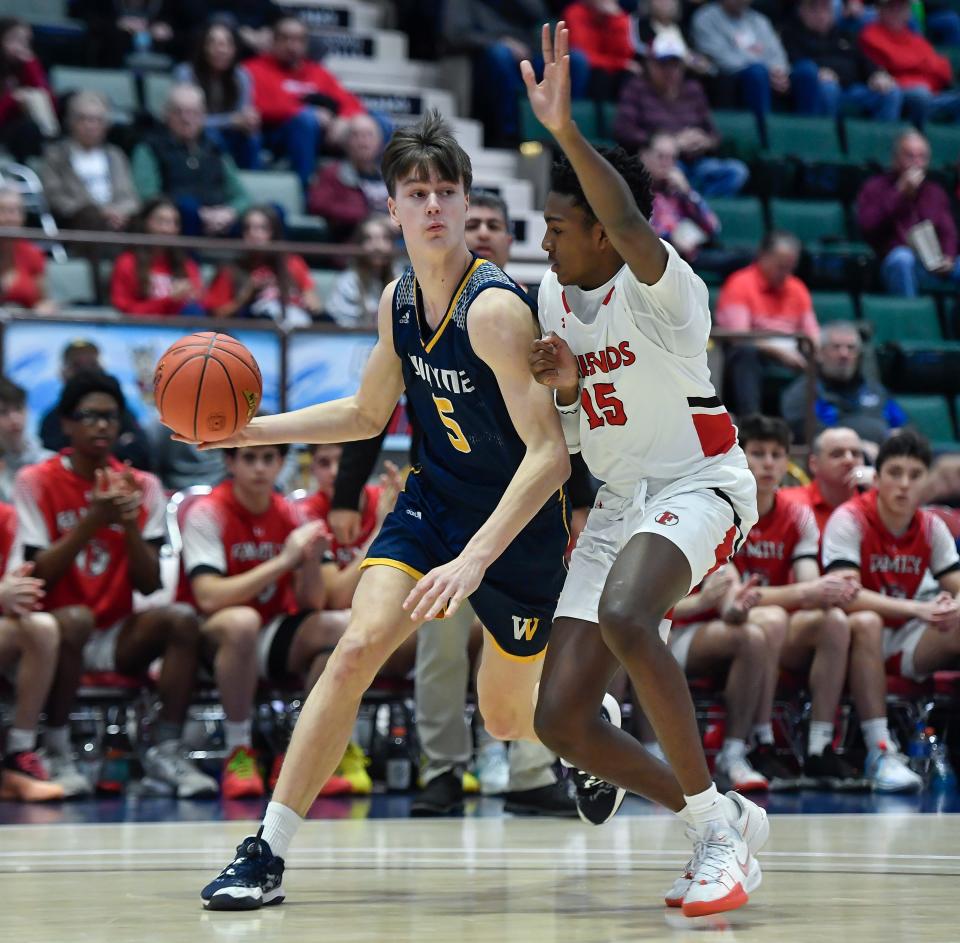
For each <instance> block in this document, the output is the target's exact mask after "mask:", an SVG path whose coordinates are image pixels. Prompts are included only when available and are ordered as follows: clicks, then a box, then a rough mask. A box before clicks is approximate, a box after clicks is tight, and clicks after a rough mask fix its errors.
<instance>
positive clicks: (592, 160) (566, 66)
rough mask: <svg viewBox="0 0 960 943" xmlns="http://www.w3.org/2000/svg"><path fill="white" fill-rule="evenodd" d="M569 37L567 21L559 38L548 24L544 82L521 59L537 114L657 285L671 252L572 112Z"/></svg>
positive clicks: (593, 203) (613, 237)
mask: <svg viewBox="0 0 960 943" xmlns="http://www.w3.org/2000/svg"><path fill="white" fill-rule="evenodd" d="M569 51H570V40H569V34H568V32H567V29H566V27H565V26H564V23H563V20H561V21H560V22H559V23H558V24H557V32H556V41H555V42H554V41H553V40H552V39H551V37H550V27H549V26H548V25H544V27H543V61H544V70H543V81H542V82H540V83H539V84H537V81H536V77H535V75H534V71H533V65H532V64H531V63H530V62H529V61H527V60H524V61H523V62H521V63H520V71H521V73H522V75H523V81H524V83H525V84H526V86H527V95H528V97H529V98H530V104H531V106H532V108H533V111H534V114H535V115H536V116H537V118H538V119H539V120H540V122H541V124H543V126H544V127H545V128H546V129H547V130H548V131H549V132H550V133H551V134H552V135H553V136H554V138H556V141H557V143H558V144H559V145H560V147H562V148H563V151H564V153H565V154H566V155H567V157H568V158H569V160H570V163H571V165H572V166H573V169H574V170H575V171H576V174H577V178H578V179H579V180H580V185H581V186H582V187H583V192H584V195H585V196H586V198H587V201H588V202H589V204H590V208H591V209H592V210H593V213H594V215H595V216H596V217H597V219H598V220H599V221H600V223H601V224H602V225H603V228H604V229H605V230H606V233H607V236H608V237H609V238H610V241H611V242H612V243H613V246H614V248H615V249H616V250H617V252H619V253H620V255H621V256H622V257H623V260H624V261H625V262H626V263H627V265H628V266H629V268H630V271H631V272H633V274H634V275H635V276H636V278H637V279H638V281H641V282H643V283H645V284H647V285H653V284H656V282H658V281H659V280H660V278H661V276H662V275H663V273H664V271H666V268H667V250H666V248H665V247H664V245H663V243H662V242H661V241H660V237H659V236H658V235H657V234H656V232H654V230H653V228H652V227H651V226H650V224H649V223H648V222H647V220H646V219H645V218H644V215H643V213H642V212H640V208H639V207H638V206H637V203H636V201H635V200H634V198H633V194H632V193H631V192H630V188H629V187H628V186H627V184H626V182H625V181H624V179H623V178H622V177H621V176H620V174H618V173H617V171H616V170H614V168H613V167H611V166H610V164H609V162H608V161H606V160H605V159H604V158H603V157H602V156H601V155H600V154H598V153H597V151H596V150H595V149H594V147H593V146H592V145H591V144H590V142H589V141H587V139H586V138H585V137H584V136H583V135H582V134H581V133H580V130H579V129H578V128H577V126H576V124H575V123H574V121H573V118H572V117H571V113H570V55H569Z"/></svg>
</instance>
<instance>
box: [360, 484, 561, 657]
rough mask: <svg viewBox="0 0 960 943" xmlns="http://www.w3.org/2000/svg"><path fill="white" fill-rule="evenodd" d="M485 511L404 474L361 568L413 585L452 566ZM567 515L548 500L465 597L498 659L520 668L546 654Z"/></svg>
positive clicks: (487, 512)
mask: <svg viewBox="0 0 960 943" xmlns="http://www.w3.org/2000/svg"><path fill="white" fill-rule="evenodd" d="M492 511H493V508H476V507H471V506H469V505H466V504H462V503H457V502H453V501H451V500H449V498H445V497H443V496H442V495H441V494H439V493H438V491H437V489H436V488H432V487H431V486H430V485H429V483H428V482H427V481H426V480H425V479H424V477H423V475H422V473H421V474H417V473H416V472H411V474H410V475H409V476H408V477H407V484H406V487H405V488H404V490H403V491H402V492H401V493H400V496H399V497H398V499H397V504H396V507H395V508H394V509H393V511H391V513H390V514H389V515H388V516H387V518H386V520H385V521H384V522H383V527H382V528H381V530H380V533H379V534H378V535H377V538H376V540H374V542H373V544H372V545H371V547H370V550H369V552H368V553H367V556H366V559H365V560H364V561H363V563H362V564H361V567H369V566H380V565H382V566H392V567H396V568H397V569H398V570H402V571H403V572H404V573H408V574H409V575H410V576H412V577H413V578H414V579H419V578H420V577H421V576H424V575H425V574H426V573H428V572H429V571H430V570H432V569H434V568H435V567H438V566H441V565H442V564H444V563H449V562H450V561H451V560H452V559H454V557H456V556H457V555H458V554H459V553H460V552H461V551H462V550H463V548H464V547H465V546H466V545H467V542H468V541H469V540H470V538H471V537H472V536H473V535H474V534H475V533H476V532H477V531H478V530H479V529H480V527H481V526H482V525H483V524H484V523H485V522H486V520H487V518H488V517H489V516H490V514H491V513H492ZM567 514H568V508H567V501H566V497H565V495H563V496H558V497H554V498H553V499H552V500H551V503H550V504H549V505H548V506H547V507H546V508H544V509H543V510H542V511H541V512H540V513H539V514H538V515H537V516H536V517H535V518H534V519H533V520H532V521H531V522H530V523H529V524H528V525H527V526H526V527H525V528H524V529H523V530H522V531H521V532H520V533H519V534H518V535H517V537H516V539H515V540H514V541H513V543H511V544H510V546H509V547H507V549H506V550H505V551H504V552H503V553H502V554H501V555H500V556H499V557H498V558H497V559H496V560H494V562H493V563H492V564H491V565H490V566H489V567H488V568H487V572H486V573H485V574H484V578H483V582H482V583H481V584H480V585H479V586H478V587H477V589H476V591H475V592H474V593H473V595H472V596H471V597H470V605H471V606H473V611H474V612H475V613H476V614H477V618H478V619H479V620H480V622H481V623H482V624H483V627H484V628H485V629H486V630H487V633H488V635H489V636H490V639H491V641H492V642H493V643H494V645H495V646H496V648H497V649H498V651H499V653H500V654H501V655H504V656H506V657H508V658H513V659H517V660H521V661H524V660H528V659H534V658H539V657H542V655H543V653H544V651H545V649H546V647H547V641H548V640H549V637H550V624H551V622H552V621H553V613H554V609H555V608H556V605H557V599H559V597H560V590H561V589H562V588H563V580H564V577H565V576H566V568H565V566H564V563H563V554H564V551H565V550H566V547H567V542H568V540H569V529H568V528H569V521H568V517H567Z"/></svg>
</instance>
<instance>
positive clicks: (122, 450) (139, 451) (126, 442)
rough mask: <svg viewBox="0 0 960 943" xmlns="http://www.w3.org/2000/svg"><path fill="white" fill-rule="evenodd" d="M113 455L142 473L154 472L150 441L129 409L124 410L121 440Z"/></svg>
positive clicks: (118, 441) (118, 440)
mask: <svg viewBox="0 0 960 943" xmlns="http://www.w3.org/2000/svg"><path fill="white" fill-rule="evenodd" d="M113 454H114V455H115V456H116V457H117V458H118V459H119V460H120V461H121V462H129V463H130V464H131V465H133V467H134V468H139V469H140V470H141V471H153V462H152V461H151V458H150V441H149V440H148V439H147V434H146V433H145V432H144V431H143V427H142V426H141V425H140V423H139V422H137V419H136V417H135V416H134V415H133V413H132V412H130V410H129V409H126V410H124V412H123V417H122V419H121V424H120V438H119V439H117V444H116V445H115V446H114V448H113Z"/></svg>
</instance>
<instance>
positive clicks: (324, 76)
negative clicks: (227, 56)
mask: <svg viewBox="0 0 960 943" xmlns="http://www.w3.org/2000/svg"><path fill="white" fill-rule="evenodd" d="M244 65H245V66H246V69H247V71H248V72H249V73H250V77H251V78H252V79H253V104H254V107H255V108H256V109H257V111H258V112H260V117H261V118H262V119H263V127H264V131H265V132H266V133H265V140H266V143H267V146H268V147H269V148H270V149H271V150H272V151H273V152H274V153H275V154H277V155H278V156H280V155H285V156H286V157H287V158H289V160H290V164H291V165H292V167H293V169H294V170H295V171H296V172H297V174H298V175H299V177H300V179H301V180H302V181H303V186H304V188H306V187H307V184H308V182H309V180H310V177H311V176H312V174H313V168H314V165H315V164H316V160H317V152H318V151H319V150H320V149H321V148H322V147H324V146H326V147H334V148H336V147H339V146H341V145H342V144H343V142H344V140H345V138H346V135H347V128H348V125H347V121H346V119H348V118H352V117H353V116H354V115H361V114H363V113H364V112H365V111H366V109H365V108H364V107H363V104H362V103H361V102H360V100H359V99H358V98H355V97H354V96H353V95H351V94H350V93H349V92H348V91H347V90H346V89H345V88H344V87H343V86H342V85H341V84H340V83H339V82H338V81H337V80H336V78H334V76H333V75H332V74H331V73H330V72H328V71H327V70H326V69H325V68H324V67H323V66H322V65H320V64H319V63H316V62H311V61H310V60H309V59H307V28H306V27H305V26H304V25H303V23H301V22H300V21H299V20H297V19H294V18H293V17H284V18H283V19H281V20H277V22H276V24H274V27H273V47H272V49H271V51H270V52H269V53H266V54H264V55H262V56H257V57H256V58H255V59H250V60H248V61H247V62H246V63H244Z"/></svg>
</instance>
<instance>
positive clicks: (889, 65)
mask: <svg viewBox="0 0 960 943" xmlns="http://www.w3.org/2000/svg"><path fill="white" fill-rule="evenodd" d="M860 46H861V48H862V49H863V51H864V53H865V55H866V56H867V58H869V59H870V60H871V61H873V62H875V63H876V64H877V65H878V66H879V67H880V68H881V69H886V70H887V72H889V73H890V74H891V75H892V76H893V77H894V79H896V81H897V84H898V85H901V86H903V87H904V88H912V87H915V86H917V85H922V86H923V87H925V88H928V89H930V91H931V92H942V91H943V90H944V89H945V88H946V87H947V86H948V85H949V84H950V83H951V82H952V81H953V69H952V68H951V67H950V62H949V61H948V60H947V59H945V58H944V57H943V56H941V55H940V54H939V53H938V52H937V51H936V49H934V48H933V46H931V45H930V43H928V42H927V40H925V39H924V38H923V37H922V36H920V35H919V34H918V33H914V32H913V31H912V30H909V29H902V30H891V29H888V28H887V27H886V26H884V25H883V24H882V23H870V24H869V25H868V26H865V27H864V28H863V30H862V31H861V33H860Z"/></svg>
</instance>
